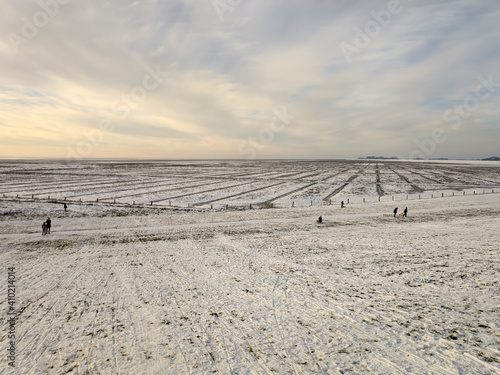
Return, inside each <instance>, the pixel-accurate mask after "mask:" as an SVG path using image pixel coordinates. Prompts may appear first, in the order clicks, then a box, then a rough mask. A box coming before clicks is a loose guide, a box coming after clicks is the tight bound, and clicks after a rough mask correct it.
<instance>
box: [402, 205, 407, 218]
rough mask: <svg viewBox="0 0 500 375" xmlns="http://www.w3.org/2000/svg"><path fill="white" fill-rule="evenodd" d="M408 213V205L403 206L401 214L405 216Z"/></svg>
mask: <svg viewBox="0 0 500 375" xmlns="http://www.w3.org/2000/svg"><path fill="white" fill-rule="evenodd" d="M406 215H408V207H405V210H404V211H403V216H404V217H406Z"/></svg>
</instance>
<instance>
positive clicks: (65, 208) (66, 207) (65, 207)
mask: <svg viewBox="0 0 500 375" xmlns="http://www.w3.org/2000/svg"><path fill="white" fill-rule="evenodd" d="M67 209H68V206H66V203H64V212H66V210H67Z"/></svg>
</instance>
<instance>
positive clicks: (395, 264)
mask: <svg viewBox="0 0 500 375" xmlns="http://www.w3.org/2000/svg"><path fill="white" fill-rule="evenodd" d="M221 163H226V164H225V165H221ZM258 163H259V162H248V163H247V162H236V161H235V162H231V161H229V162H178V163H177V162H176V163H174V162H172V163H171V165H170V166H169V167H168V168H171V173H170V174H169V173H167V172H166V169H167V167H166V166H164V165H162V164H160V163H146V164H147V166H144V167H142V168H138V167H137V165H130V166H128V167H127V166H119V165H118V163H110V162H109V163H108V162H103V164H108V165H107V166H103V165H100V164H96V165H94V166H92V165H91V164H90V163H89V164H78V165H71V166H67V165H62V164H57V163H56V162H54V164H50V163H49V164H48V165H47V163H46V164H43V165H42V164H41V163H31V162H19V163H12V162H7V161H2V162H0V173H1V175H2V176H3V177H5V176H7V178H3V179H2V181H1V183H0V189H2V190H0V214H1V215H0V222H1V226H0V262H1V264H2V265H3V267H2V268H3V270H2V273H3V276H1V277H2V278H3V279H4V281H5V282H4V285H5V288H4V291H3V292H1V293H0V305H1V311H2V315H1V318H2V327H3V329H2V331H1V332H0V345H1V347H2V348H3V350H2V353H3V355H2V357H1V359H0V373H2V374H4V373H5V374H23V375H24V374H65V373H69V374H209V373H218V374H364V373H374V374H459V375H462V374H500V345H499V344H500V329H499V328H500V320H499V317H500V278H499V268H500V263H499V260H500V252H499V247H500V232H499V230H498V229H499V228H500V194H499V193H498V188H499V187H500V186H499V180H500V167H499V165H498V164H496V165H495V164H487V163H485V164H471V165H467V164H451V163H449V164H437V163H432V164H429V163H409V162H408V163H404V162H400V163H396V162H392V163H385V162H384V163H381V162H380V161H379V162H378V163H375V162H372V163H368V162H364V161H345V162H343V161H339V162H323V163H322V162H314V163H313V164H315V166H314V167H313V166H312V164H307V163H305V162H296V163H292V162H289V163H286V162H274V163H278V164H279V165H278V164H273V162H268V163H269V164H267V163H263V164H262V165H261V166H260V167H259V165H258ZM112 169H114V170H115V172H113V173H112V172H111V170H112ZM292 174H293V175H292ZM313 174H314V176H311V175H313ZM55 175H59V176H55ZM287 175H288V176H287ZM308 175H309V176H308ZM57 177H60V178H57ZM161 180H163V181H161ZM188 180H194V181H188ZM133 181H135V182H137V183H138V184H137V185H133V186H132V185H131V184H132V183H134V182H133ZM176 183H179V186H177V185H173V187H176V188H177V187H182V189H184V190H182V192H181V190H175V194H178V195H182V194H190V193H189V191H190V190H189V189H199V190H210V189H211V188H213V189H221V191H222V194H220V195H218V194H213V193H214V192H217V191H219V190H212V191H210V192H205V193H201V194H202V195H200V196H199V197H198V196H197V198H196V200H191V201H190V202H189V203H191V204H194V203H203V202H206V201H209V200H212V199H218V198H221V197H223V196H229V195H231V194H239V195H237V196H234V197H232V198H226V200H221V201H217V203H218V204H228V205H229V206H230V207H237V206H238V207H239V208H238V209H236V208H235V209H229V210H221V209H214V210H210V209H205V208H206V205H207V203H203V204H201V205H199V206H195V207H197V208H198V209H193V210H189V211H187V210H184V209H173V208H174V207H175V208H177V207H187V204H186V203H188V201H187V200H182V198H178V200H177V201H176V202H175V205H174V202H173V201H172V205H171V206H169V204H168V201H167V202H166V204H163V205H162V204H160V202H158V204H156V203H155V204H154V205H153V206H151V205H150V204H149V205H144V206H141V205H134V206H130V205H129V203H130V202H129V200H130V199H135V200H136V201H139V200H140V199H139V198H137V197H138V196H142V197H143V199H147V200H150V198H151V196H152V195H153V194H157V197H158V198H156V199H164V198H168V197H167V195H166V194H171V195H173V193H172V192H166V193H165V192H158V193H153V192H152V190H161V189H170V188H173V187H172V186H170V187H169V186H164V187H162V186H159V187H155V188H154V189H153V188H149V187H148V184H149V185H152V184H158V185H161V184H176ZM209 183H213V187H211V186H212V185H208V184H209ZM246 183H248V186H247V188H248V190H251V189H257V188H262V187H264V186H265V185H266V184H267V185H273V184H279V185H275V186H273V187H271V188H270V189H269V191H268V190H267V189H261V190H255V191H253V192H250V193H245V194H246V195H245V194H240V193H244V192H245V191H246V190H244V186H246V185H240V186H235V187H234V188H228V186H230V185H236V184H246ZM281 183H282V184H281ZM189 184H192V185H197V184H205V185H204V186H201V189H200V187H196V188H189V187H187V186H188V185H189ZM308 184H314V185H311V186H309V187H307V188H305V189H302V190H297V189H299V188H300V187H303V186H306V185H308ZM342 186H343V188H342V189H341V190H339V191H338V192H337V193H336V194H335V195H333V196H332V198H331V199H333V200H334V204H331V205H330V204H327V203H326V201H324V198H325V197H328V195H330V194H332V193H333V192H335V190H337V189H339V188H341V187H342ZM378 186H381V187H380V188H379V187H378ZM224 187H225V188H224ZM141 188H144V190H141ZM417 188H418V189H417ZM126 189H130V190H126ZM228 189H235V190H231V191H228ZM111 190H117V191H116V196H118V195H127V194H136V193H137V194H138V195H137V196H134V198H132V196H131V197H123V198H119V199H122V200H123V202H117V203H116V204H114V203H113V204H107V203H106V202H104V203H103V202H92V201H94V198H96V196H97V195H99V196H102V197H104V193H107V194H108V195H106V197H108V199H113V200H114V199H115V198H114V197H112V196H111ZM294 190H297V191H294ZM69 191H72V193H71V194H72V195H75V196H76V195H81V196H82V197H83V198H84V199H82V204H79V203H77V202H76V201H74V203H71V204H69V210H68V212H67V213H65V212H64V210H63V209H62V205H61V204H60V203H61V201H59V199H64V197H65V196H66V197H67V196H69V195H70V194H68V192H69ZM291 191H294V192H292V193H290V192H291ZM473 191H476V194H474V193H473ZM483 191H484V194H483ZM492 191H494V192H493V193H492ZM127 192H128V193H127ZM192 192H194V190H193V191H192ZM463 192H466V194H465V195H463ZM92 193H98V194H96V195H90V194H92ZM286 193H289V194H288V195H286V196H283V197H281V198H277V199H275V200H274V201H273V203H280V202H279V201H280V200H281V201H284V202H283V204H282V205H279V204H276V205H275V207H278V208H274V209H260V208H258V207H254V208H253V209H249V208H248V207H246V209H245V210H243V209H242V208H241V207H243V206H245V205H247V204H251V203H252V202H256V203H257V202H266V201H269V200H271V199H273V198H276V197H279V196H281V195H283V194H286ZM1 194H5V195H6V197H5V198H3V197H2V196H1ZM49 194H50V195H51V197H50V198H48V197H44V195H49ZM418 194H421V195H422V199H418ZM431 194H434V198H432V199H431ZM453 194H454V196H453ZM17 195H19V198H17ZM31 195H38V199H36V196H35V197H34V198H31ZM194 195H195V194H193V195H192V196H191V197H193V196H194ZM406 195H409V198H408V199H406ZM442 195H444V197H442ZM392 196H395V201H392ZM42 197H43V199H42ZM155 197H156V196H155ZM185 197H188V196H185ZM247 197H252V199H253V200H251V199H248V200H247V199H246V198H247ZM378 197H381V200H380V202H379V201H378ZM362 198H365V201H366V202H365V203H363V202H362ZM424 198H425V199H424ZM71 199H74V198H71ZM103 199H104V198H103ZM300 199H302V200H303V201H304V202H303V204H299V201H300ZM328 199H330V198H328ZM347 199H349V200H350V203H349V204H347V205H346V207H345V208H344V209H341V208H340V206H339V205H338V204H337V203H338V202H339V201H340V200H345V201H346V202H347ZM311 200H312V201H313V205H312V206H309V205H310V203H309V202H310V201H311ZM67 201H68V198H67ZM292 201H293V202H295V206H294V207H291V204H290V203H291V202H292ZM322 201H323V203H322ZM71 202H73V201H71ZM226 202H228V203H226ZM231 202H234V205H233V204H232V203H231ZM163 203H165V202H163ZM208 206H209V205H208ZM394 207H399V212H402V210H403V209H404V208H405V207H408V209H409V214H408V217H407V218H403V217H401V216H397V217H393V216H392V211H393V209H394ZM208 208H209V207H208ZM48 215H50V217H51V219H52V233H51V234H50V235H47V236H43V237H42V236H41V234H40V230H39V229H40V225H41V222H42V221H43V220H44V219H45V218H46V217H47V216H48ZM319 215H322V216H323V219H324V222H323V223H322V224H316V223H315V220H316V218H317V217H318V216H319ZM8 267H15V277H16V293H15V304H14V307H15V316H16V324H15V336H16V337H15V352H16V359H15V365H16V367H15V369H12V368H11V367H9V366H8V362H9V360H8V359H7V353H8V348H9V346H8V345H9V342H8V341H9V340H8V337H7V336H8V328H9V326H8V324H7V317H8V315H7V311H8V307H9V306H8V303H7V280H8V271H7V268H8Z"/></svg>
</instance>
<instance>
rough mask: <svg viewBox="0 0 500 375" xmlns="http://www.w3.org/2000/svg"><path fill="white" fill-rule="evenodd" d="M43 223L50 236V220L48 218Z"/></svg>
mask: <svg viewBox="0 0 500 375" xmlns="http://www.w3.org/2000/svg"><path fill="white" fill-rule="evenodd" d="M45 223H46V224H47V233H48V234H50V227H51V226H52V221H51V220H50V217H48V218H47V220H46V221H45Z"/></svg>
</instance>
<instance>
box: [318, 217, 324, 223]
mask: <svg viewBox="0 0 500 375" xmlns="http://www.w3.org/2000/svg"><path fill="white" fill-rule="evenodd" d="M322 222H323V218H322V217H321V216H320V217H318V223H320V224H321V223H322Z"/></svg>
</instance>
